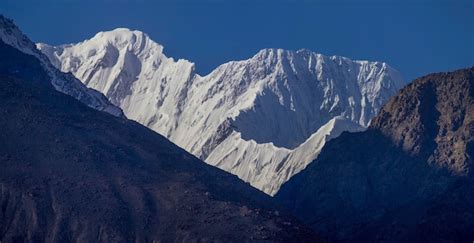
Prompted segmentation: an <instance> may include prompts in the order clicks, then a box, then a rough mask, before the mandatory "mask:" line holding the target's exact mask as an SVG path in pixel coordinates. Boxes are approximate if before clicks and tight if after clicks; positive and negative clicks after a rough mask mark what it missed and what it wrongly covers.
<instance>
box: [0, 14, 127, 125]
mask: <svg viewBox="0 0 474 243" xmlns="http://www.w3.org/2000/svg"><path fill="white" fill-rule="evenodd" d="M0 40H1V41H2V42H4V43H5V44H7V45H10V46H12V47H14V48H16V49H18V50H19V51H21V52H23V53H25V54H28V55H32V56H34V57H36V58H37V59H38V60H39V61H40V62H41V65H42V66H43V68H44V69H45V71H46V72H47V73H48V76H49V77H50V78H51V83H52V84H53V86H54V87H55V89H56V90H58V91H60V92H62V93H65V94H67V95H70V96H73V97H74V98H76V99H78V100H80V101H81V102H83V103H84V104H86V105H88V106H89V107H91V108H94V109H97V110H101V111H105V112H108V113H110V114H112V115H115V116H123V113H122V111H121V109H120V108H118V107H116V106H114V105H112V104H111V103H110V102H109V101H108V99H107V98H106V97H105V96H104V95H103V94H102V93H100V92H98V91H96V90H93V89H90V88H87V87H86V86H85V85H84V84H83V83H81V82H80V81H79V80H77V79H76V78H75V77H74V76H73V75H71V74H68V73H62V72H60V71H59V70H58V69H57V68H55V67H54V66H53V65H51V63H50V61H49V60H48V58H47V57H46V56H45V55H44V54H42V53H41V52H40V51H38V49H37V48H36V46H35V44H34V43H33V42H32V41H31V40H30V39H29V38H28V37H27V36H26V35H24V34H23V33H22V32H21V31H20V29H18V27H17V26H16V25H15V24H14V23H13V21H12V20H10V19H8V18H5V17H4V16H2V15H0Z"/></svg>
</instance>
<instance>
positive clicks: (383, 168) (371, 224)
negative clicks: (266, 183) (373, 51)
mask: <svg viewBox="0 0 474 243" xmlns="http://www.w3.org/2000/svg"><path fill="white" fill-rule="evenodd" d="M473 148H474V68H469V69H464V70H458V71H455V72H451V73H437V74H431V75H428V76H425V77H422V78H419V79H417V80H415V81H414V82H413V83H412V84H410V85H408V86H407V87H405V88H404V89H402V90H401V92H400V93H399V94H398V95H396V96H395V97H393V98H391V99H390V101H389V102H388V104H386V105H385V106H384V107H383V109H382V110H381V111H380V113H379V114H378V115H377V117H375V118H374V119H373V122H372V124H371V126H370V128H369V129H368V130H367V131H365V132H360V133H353V134H350V133H344V134H342V135H341V136H340V137H338V138H336V139H334V140H331V141H330V142H328V144H327V145H326V146H325V148H324V149H323V151H322V152H321V154H320V156H319V157H318V158H317V159H316V160H315V161H314V162H313V163H311V164H310V165H309V166H308V167H307V168H306V169H305V170H303V171H302V172H301V173H299V174H298V175H295V176H294V177H293V178H292V179H291V180H290V181H288V182H287V183H286V184H284V185H283V186H282V189H281V190H280V192H279V193H278V194H277V195H276V198H277V200H279V201H280V202H282V203H283V204H285V205H286V206H287V207H289V208H290V209H291V210H293V212H294V213H295V214H297V215H298V216H299V217H300V218H301V219H302V220H303V221H305V222H307V223H310V224H312V225H313V227H314V228H315V229H318V230H320V231H321V232H326V234H328V235H329V236H330V237H334V238H336V239H339V240H344V241H352V240H361V241H388V242H404V241H419V242H433V241H436V242H439V241H446V242H469V241H472V239H474V231H473V230H472V229H474V176H473V165H474V149H473ZM341 229H342V230H341Z"/></svg>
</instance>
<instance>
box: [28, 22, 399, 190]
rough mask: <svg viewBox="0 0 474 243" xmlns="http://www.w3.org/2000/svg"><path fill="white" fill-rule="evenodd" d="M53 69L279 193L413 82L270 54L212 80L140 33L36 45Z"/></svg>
mask: <svg viewBox="0 0 474 243" xmlns="http://www.w3.org/2000/svg"><path fill="white" fill-rule="evenodd" d="M37 47H38V48H39V49H40V50H41V51H42V52H43V53H45V54H46V55H47V56H48V57H49V59H50V60H51V62H52V63H53V64H54V65H56V66H57V67H58V68H59V69H61V70H62V71H65V72H72V73H73V74H74V75H75V76H76V77H77V78H78V79H80V80H81V81H82V82H83V83H85V84H86V85H87V86H88V87H91V88H94V89H97V90H99V91H101V92H102V93H104V94H105V95H106V96H107V97H108V98H109V99H110V100H111V102H112V103H113V104H114V105H117V106H119V107H121V108H122V109H123V111H124V113H125V114H126V115H127V117H129V118H130V119H134V120H136V121H138V122H140V123H142V124H144V125H146V126H148V127H150V128H152V129H153V130H155V131H157V132H159V133H160V134H162V135H164V136H166V137H168V138H169V139H170V140H171V141H173V142H174V143H176V144H177V145H179V146H181V147H183V148H184V149H186V150H188V151H189V152H191V153H193V154H195V155H196V156H198V157H200V158H201V159H203V160H205V161H206V162H207V163H209V164H212V165H216V166H218V167H219V168H222V169H224V170H226V171H229V172H231V173H234V174H236V175H238V176H239V177H240V178H242V179H244V180H245V181H247V182H249V183H250V184H251V185H253V186H255V187H257V188H259V189H261V190H263V191H264V192H266V193H268V194H271V195H273V194H274V193H276V191H277V190H278V189H279V187H280V185H281V184H282V183H284V182H285V181H287V180H288V179H289V178H290V177H291V176H292V175H294V174H295V173H297V172H299V171H301V170H302V169H304V168H305V166H306V165H307V164H308V163H309V162H310V161H312V160H313V159H314V158H315V157H316V156H317V154H318V153H319V151H320V150H321V148H322V146H323V145H324V143H325V142H326V141H327V140H328V139H330V138H333V137H335V136H338V135H339V134H340V133H341V132H342V131H359V130H362V129H363V128H365V127H367V125H368V124H369V122H370V119H371V118H372V117H374V116H375V115H376V113H377V111H378V110H379V108H380V107H381V106H382V104H383V103H384V102H385V101H387V100H388V98H389V97H390V96H391V95H393V94H395V92H396V91H398V89H399V88H401V87H402V86H403V85H404V81H403V79H402V77H401V75H400V74H399V73H398V72H397V71H396V70H394V69H392V68H391V67H390V66H388V65H387V64H385V63H379V62H368V61H352V60H350V59H348V58H344V57H338V56H331V57H329V56H324V55H321V54H317V53H313V52H310V51H308V50H300V51H286V50H281V49H264V50H262V51H260V52H258V53H257V54H256V55H255V56H253V57H252V58H250V59H248V60H244V61H234V62H229V63H226V64H223V65H221V66H219V67H218V68H216V69H215V70H214V71H212V72H211V73H210V74H208V75H206V76H200V75H198V74H197V73H196V72H195V68H194V64H193V63H191V62H189V61H186V60H177V61H176V60H174V59H172V58H168V57H166V56H165V55H164V54H163V46H161V45H159V44H157V43H155V42H154V41H152V40H151V39H150V38H149V37H148V36H147V35H146V34H144V33H142V32H140V31H131V30H128V29H123V28H122V29H116V30H113V31H108V32H100V33H98V34H97V35H95V36H94V37H93V38H92V39H90V40H86V41H84V42H81V43H77V44H69V45H63V46H57V47H53V46H49V45H46V44H37Z"/></svg>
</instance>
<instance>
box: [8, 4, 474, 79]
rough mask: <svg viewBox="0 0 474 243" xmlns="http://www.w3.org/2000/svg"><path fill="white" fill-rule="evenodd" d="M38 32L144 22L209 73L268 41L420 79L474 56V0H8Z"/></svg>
mask: <svg viewBox="0 0 474 243" xmlns="http://www.w3.org/2000/svg"><path fill="white" fill-rule="evenodd" d="M0 13H2V14H4V15H6V16H7V17H10V18H13V19H14V21H15V23H16V24H17V25H19V26H20V28H21V29H22V30H23V32H25V33H26V34H27V35H28V36H29V37H30V38H31V39H32V40H33V41H35V42H45V43H48V44H64V43H72V42H79V41H82V40H84V39H86V38H90V37H92V36H93V35H94V34H95V33H96V32H99V31H102V30H111V29H114V28H117V27H127V28H130V29H137V30H141V31H143V32H145V33H147V34H148V35H149V36H150V37H151V38H152V39H154V40H155V41H157V42H158V43H160V44H162V45H164V47H165V54H166V55H168V56H171V57H174V58H185V59H188V60H190V61H193V62H195V63H196V66H197V71H198V72H199V73H200V74H203V75H204V74H207V73H208V72H209V71H210V70H212V69H214V68H215V67H216V66H218V65H219V64H222V63H224V62H226V61H230V60H241V59H247V58H249V57H251V56H253V55H254V54H255V53H256V52H257V51H258V50H260V49H262V48H284V49H290V50H298V49H301V48H306V49H310V50H312V51H314V52H318V53H322V54H325V55H341V56H346V57H349V58H351V59H364V60H373V61H384V62H387V63H389V64H390V65H391V66H393V67H394V68H396V69H398V70H399V71H401V72H402V73H403V74H404V76H405V78H407V79H412V78H415V77H417V76H420V75H423V74H427V73H429V72H439V71H448V70H452V69H456V68H461V67H468V66H473V65H474V0H431V1H429V0H411V1H410V0H399V1H395V0H333V1H329V0H302V1H297V0H273V1H270V0H237V1H225V0H202V1H197V0H194V1H192V0H154V1H153V0H1V1H0Z"/></svg>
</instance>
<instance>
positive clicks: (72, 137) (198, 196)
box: [0, 44, 316, 242]
mask: <svg viewBox="0 0 474 243" xmlns="http://www.w3.org/2000/svg"><path fill="white" fill-rule="evenodd" d="M0 47H1V48H0V50H1V52H0V53H1V55H2V61H0V64H1V65H0V70H1V71H2V72H3V74H17V75H15V76H16V77H21V78H25V79H27V80H20V79H18V78H11V77H8V76H0V131H1V132H0V167H1V170H0V241H2V242H12V241H13V242H14V241H29V242H33V241H45V242H69V241H80V242H96V241H107V242H125V241H126V242H131V241H136V242H145V241H153V240H161V241H165V242H167V241H185V240H203V241H213V240H219V241H230V240H232V241H249V240H264V239H265V240H270V241H284V240H290V239H291V240H295V239H300V240H315V239H316V238H315V235H314V234H313V233H312V232H311V231H310V230H308V229H307V228H305V227H304V226H301V225H300V224H298V223H297V222H295V221H294V220H292V219H291V218H288V217H285V216H280V215H283V213H281V212H279V211H276V209H275V207H274V206H273V204H272V202H271V201H270V198H269V197H268V196H266V195H265V194H263V193H261V192H259V191H257V190H256V189H254V188H252V187H250V186H249V185H247V184H245V183H244V182H242V181H240V180H239V179H238V178H237V177H236V176H233V175H230V174H228V173H226V172H224V171H221V170H219V169H217V168H214V167H212V166H209V165H207V164H205V163H203V162H201V161H200V160H198V159H197V158H195V157H193V156H192V155H190V154H188V153H187V152H185V151H184V150H182V149H180V148H179V147H177V146H175V145H174V144H172V143H171V142H169V141H168V140H166V139H165V138H164V137H162V136H161V135H158V134H156V133H154V132H152V131H151V130H149V129H147V128H145V127H143V126H142V125H139V124H138V123H136V122H133V121H129V120H126V119H123V118H120V117H114V116H112V115H109V114H106V113H104V112H99V111H96V110H93V109H91V108H88V107H87V106H85V105H84V104H82V103H80V102H79V101H77V100H75V99H73V98H72V97H70V96H67V95H64V94H62V93H59V92H57V91H55V90H54V88H53V86H52V85H51V83H50V82H49V80H48V79H45V78H47V77H48V76H47V74H46V73H45V72H44V69H42V67H41V65H39V64H40V63H39V62H38V60H36V59H34V58H33V57H31V56H29V55H26V54H24V53H21V52H19V51H18V50H16V49H14V48H12V47H10V46H8V45H4V44H0ZM7 54H8V58H5V57H7ZM5 59H8V60H9V61H8V62H5Z"/></svg>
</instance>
